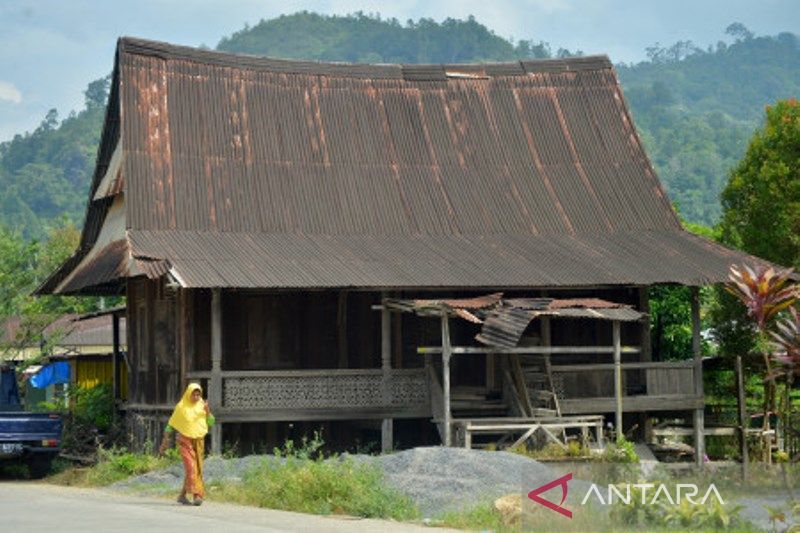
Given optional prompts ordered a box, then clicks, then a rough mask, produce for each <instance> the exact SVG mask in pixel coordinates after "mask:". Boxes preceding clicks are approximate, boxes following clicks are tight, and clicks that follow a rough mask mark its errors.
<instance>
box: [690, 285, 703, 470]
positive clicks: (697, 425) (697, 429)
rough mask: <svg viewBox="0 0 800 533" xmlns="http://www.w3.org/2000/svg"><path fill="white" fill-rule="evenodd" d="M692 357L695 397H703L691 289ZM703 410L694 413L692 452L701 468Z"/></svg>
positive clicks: (695, 298) (695, 294) (696, 293)
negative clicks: (693, 451)
mask: <svg viewBox="0 0 800 533" xmlns="http://www.w3.org/2000/svg"><path fill="white" fill-rule="evenodd" d="M691 307H692V355H693V357H694V389H695V395H697V396H701V397H702V396H703V354H702V353H701V350H700V289H699V288H698V287H692V298H691ZM704 431H705V409H703V408H702V407H701V408H700V409H695V411H694V450H695V464H696V465H697V466H698V467H702V466H703V464H704V462H705V456H706V443H705V433H704Z"/></svg>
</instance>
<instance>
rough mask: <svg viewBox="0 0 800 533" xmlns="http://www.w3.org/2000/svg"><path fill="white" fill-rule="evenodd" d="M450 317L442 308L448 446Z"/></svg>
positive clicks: (448, 438)
mask: <svg viewBox="0 0 800 533" xmlns="http://www.w3.org/2000/svg"><path fill="white" fill-rule="evenodd" d="M450 353H451V350H450V317H449V316H448V315H447V310H446V309H444V308H442V400H443V401H442V403H443V404H444V408H443V411H444V445H445V446H450V444H451V442H450V425H451V422H450V420H451V418H452V414H451V413H450Z"/></svg>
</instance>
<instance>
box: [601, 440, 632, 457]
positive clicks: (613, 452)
mask: <svg viewBox="0 0 800 533" xmlns="http://www.w3.org/2000/svg"><path fill="white" fill-rule="evenodd" d="M602 460H603V461H605V462H608V463H638V462H639V455H638V454H637V453H636V448H635V447H634V445H633V443H632V442H631V441H629V440H627V439H625V438H622V439H620V440H618V441H617V442H611V443H609V444H608V445H607V446H606V449H605V450H603V456H602Z"/></svg>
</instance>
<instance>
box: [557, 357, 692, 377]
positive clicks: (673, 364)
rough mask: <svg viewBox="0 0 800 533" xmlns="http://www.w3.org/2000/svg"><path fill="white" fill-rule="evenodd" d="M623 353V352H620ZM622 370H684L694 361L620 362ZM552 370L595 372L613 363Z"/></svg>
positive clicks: (562, 367) (570, 366)
mask: <svg viewBox="0 0 800 533" xmlns="http://www.w3.org/2000/svg"><path fill="white" fill-rule="evenodd" d="M622 353H625V352H622ZM621 366H622V370H623V371H625V370H657V369H661V370H673V369H674V370H685V369H688V368H692V369H693V368H694V361H663V362H661V361H658V362H650V363H622V364H621ZM552 369H553V372H556V373H565V372H568V373H572V372H597V371H599V370H613V369H614V363H589V364H586V365H553V366H552Z"/></svg>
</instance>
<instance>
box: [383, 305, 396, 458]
mask: <svg viewBox="0 0 800 533" xmlns="http://www.w3.org/2000/svg"><path fill="white" fill-rule="evenodd" d="M387 297H388V294H387V293H383V298H387ZM381 370H382V371H383V398H384V403H386V404H389V403H390V402H389V400H390V398H389V396H390V395H391V379H392V374H391V370H392V316H391V315H390V314H389V310H388V309H385V308H384V309H383V310H381ZM393 426H394V421H393V420H392V419H391V418H384V419H383V422H382V423H381V452H383V453H387V452H390V451H391V450H392V443H393V440H394V437H393V433H394V428H393Z"/></svg>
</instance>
